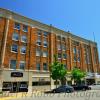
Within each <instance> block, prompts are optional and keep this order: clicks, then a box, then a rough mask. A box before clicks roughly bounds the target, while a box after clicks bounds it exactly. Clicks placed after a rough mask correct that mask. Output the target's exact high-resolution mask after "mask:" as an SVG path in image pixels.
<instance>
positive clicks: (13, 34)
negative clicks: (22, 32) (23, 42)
mask: <svg viewBox="0 0 100 100" xmlns="http://www.w3.org/2000/svg"><path fill="white" fill-rule="evenodd" d="M14 34H17V35H18V40H16V39H15V38H14V37H13V35H14ZM12 40H14V41H19V34H18V33H17V32H13V34H12Z"/></svg>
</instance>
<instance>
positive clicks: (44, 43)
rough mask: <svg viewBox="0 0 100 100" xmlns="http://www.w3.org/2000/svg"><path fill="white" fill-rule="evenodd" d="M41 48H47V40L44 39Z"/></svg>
mask: <svg viewBox="0 0 100 100" xmlns="http://www.w3.org/2000/svg"><path fill="white" fill-rule="evenodd" d="M43 46H44V47H47V46H48V42H47V39H44V41H43Z"/></svg>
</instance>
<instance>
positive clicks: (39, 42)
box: [37, 37, 41, 46]
mask: <svg viewBox="0 0 100 100" xmlns="http://www.w3.org/2000/svg"><path fill="white" fill-rule="evenodd" d="M37 45H39V46H40V45H41V38H40V37H38V40H37Z"/></svg>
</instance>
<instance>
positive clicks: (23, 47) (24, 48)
mask: <svg viewBox="0 0 100 100" xmlns="http://www.w3.org/2000/svg"><path fill="white" fill-rule="evenodd" d="M20 52H21V54H26V46H21V48H20Z"/></svg>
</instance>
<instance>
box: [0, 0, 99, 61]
mask: <svg viewBox="0 0 100 100" xmlns="http://www.w3.org/2000/svg"><path fill="white" fill-rule="evenodd" d="M0 8H6V9H9V10H11V11H14V12H16V13H19V14H21V15H24V16H26V17H28V18H31V19H34V20H37V21H40V22H42V23H45V24H48V25H50V24H52V25H53V26H55V27H57V28H59V29H62V30H64V31H70V32H71V33H72V34H74V35H77V36H80V37H83V38H85V39H89V40H92V41H94V37H95V42H97V44H98V51H99V59H100V39H99V37H100V0H0ZM93 33H94V35H93Z"/></svg>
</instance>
